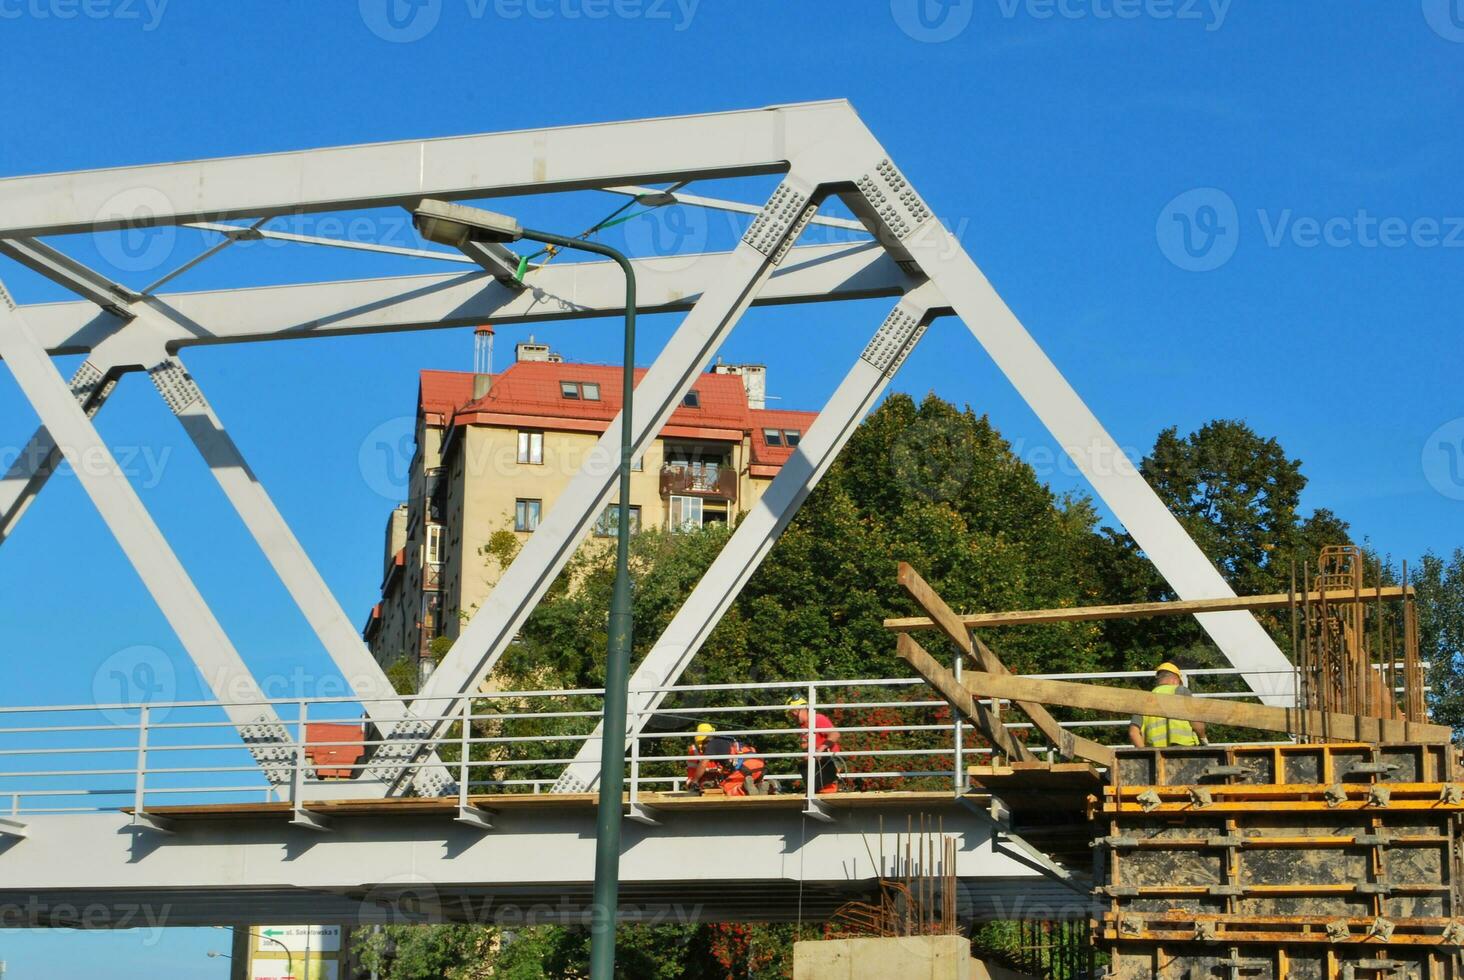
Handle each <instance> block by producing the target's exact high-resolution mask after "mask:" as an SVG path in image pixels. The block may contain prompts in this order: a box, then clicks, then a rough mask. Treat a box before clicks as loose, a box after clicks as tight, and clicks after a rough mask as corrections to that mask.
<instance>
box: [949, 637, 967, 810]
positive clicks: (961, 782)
mask: <svg viewBox="0 0 1464 980" xmlns="http://www.w3.org/2000/svg"><path fill="white" fill-rule="evenodd" d="M965 659H966V657H965V655H964V654H962V653H957V654H956V664H955V671H954V673H955V675H956V683H957V684H959V683H960V682H961V669H962V667H964V666H965V663H964V662H965ZM951 718H952V719H954V720H955V723H956V725H955V748H956V752H955V755H956V771H955V773H954V776H955V783H954V785H955V791H956V795H957V796H961V795H963V794H964V793H965V792H966V767H965V765H964V764H963V763H962V756H963V755H964V752H963V751H962V750H963V748H964V742H965V738H964V736H965V733H966V725H965V722H964V721H962V719H961V715H960V713H959V712H957V711H956V710H955V709H954V708H952V709H951Z"/></svg>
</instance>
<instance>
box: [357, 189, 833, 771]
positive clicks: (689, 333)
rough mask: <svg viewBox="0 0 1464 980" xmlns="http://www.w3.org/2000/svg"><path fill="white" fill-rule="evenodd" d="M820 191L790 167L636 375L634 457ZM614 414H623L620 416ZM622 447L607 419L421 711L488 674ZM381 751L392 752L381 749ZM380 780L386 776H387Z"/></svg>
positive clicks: (603, 490)
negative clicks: (722, 265) (718, 271)
mask: <svg viewBox="0 0 1464 980" xmlns="http://www.w3.org/2000/svg"><path fill="white" fill-rule="evenodd" d="M816 191H817V187H816V186H815V185H813V184H811V183H809V182H808V181H806V180H804V179H803V178H802V177H800V176H798V175H797V174H796V173H795V174H790V175H789V176H788V178H786V179H785V180H784V182H783V183H782V184H781V185H779V188H778V190H777V191H775V192H774V194H773V197H772V198H771V199H770V201H769V204H768V207H767V208H766V209H765V211H764V214H763V215H762V216H760V217H759V219H758V220H757V221H756V222H754V224H753V226H752V228H750V229H749V230H748V233H747V235H746V237H745V238H744V240H743V243H742V244H741V245H739V246H738V247H737V250H736V251H734V252H733V253H732V257H731V261H730V262H729V264H728V268H727V269H726V270H725V272H724V274H723V275H722V276H721V277H719V279H718V280H717V281H716V282H714V283H712V284H710V285H709V286H708V288H707V291H706V292H705V293H704V294H703V295H702V298H701V299H700V300H699V301H698V302H697V304H696V306H695V307H694V308H693V309H692V311H691V312H690V313H689V314H687V317H686V319H685V320H684V321H683V322H682V324H681V326H680V327H679V328H677V330H676V332H675V334H673V335H672V337H671V339H670V340H669V341H667V343H666V347H665V348H664V349H663V350H662V351H661V354H660V355H659V356H658V357H657V358H656V360H655V362H654V363H653V364H652V365H651V367H650V368H649V370H647V371H646V373H645V374H644V375H643V376H642V377H641V380H640V382H639V383H638V384H637V385H636V389H635V405H634V415H633V420H632V421H633V427H634V430H635V433H636V436H635V445H634V452H635V453H637V454H638V453H639V452H640V451H641V449H642V447H643V446H644V445H645V444H646V442H647V441H649V440H650V439H652V438H654V437H655V435H656V433H658V432H660V431H661V428H662V427H663V426H664V425H665V424H666V420H667V419H669V418H670V417H671V413H672V412H673V411H675V409H676V407H677V406H678V405H679V404H680V403H681V400H682V399H683V398H684V397H685V395H686V392H687V391H688V390H690V388H691V386H692V385H693V384H694V383H695V381H696V378H697V376H698V375H699V374H700V373H701V372H702V371H703V370H705V369H706V367H707V365H708V364H709V363H710V362H711V359H712V357H713V355H715V354H716V352H717V350H718V348H720V347H721V345H722V343H723V341H725V340H726V338H727V336H728V334H729V333H730V332H731V329H732V327H733V326H734V325H735V324H736V322H737V320H738V319H739V318H740V317H741V316H742V314H743V313H744V312H745V311H746V310H747V308H748V307H749V306H750V305H751V303H752V298H753V296H755V295H756V294H757V291H758V288H759V287H760V286H761V285H762V283H763V282H764V281H765V280H766V279H767V277H768V275H769V274H770V273H771V271H772V269H773V267H774V266H775V265H776V263H777V261H778V260H779V259H781V258H782V257H783V250H784V248H785V246H786V244H787V243H788V242H790V241H793V240H796V239H797V237H798V235H799V234H800V233H801V231H802V230H803V228H805V227H806V226H807V221H808V219H809V218H811V217H812V215H813V213H814V212H815V211H816V209H817V203H816V200H815V193H816ZM616 419H617V420H618V419H619V415H618V414H617V416H616ZM619 444H620V425H619V423H618V421H612V422H611V424H610V425H609V426H607V427H606V430H605V432H604V433H603V434H602V435H601V437H600V440H599V442H598V443H597V445H596V446H595V448H594V449H593V450H592V451H591V452H590V453H589V455H588V456H587V458H586V460H585V463H584V465H583V467H581V469H580V471H579V472H578V473H577V474H576V475H575V476H574V478H573V479H571V480H570V482H569V485H568V486H566V487H565V489H564V491H563V492H562V493H561V494H560V495H559V498H558V499H557V500H556V501H555V503H554V505H553V506H552V507H551V508H550V510H549V512H548V514H547V515H545V518H544V520H543V521H542V523H540V524H539V526H538V528H537V529H536V530H535V531H534V533H533V534H532V535H531V536H530V537H529V540H528V541H527V542H525V544H524V547H523V549H522V550H521V551H520V552H519V554H518V556H517V557H516V558H515V559H514V561H513V563H512V564H511V565H509V567H508V568H507V569H506V570H505V571H504V573H503V576H502V578H500V579H499V581H498V584H497V585H496V586H495V587H494V589H493V592H492V593H491V594H490V595H489V596H488V598H487V599H486V600H485V601H484V602H483V604H482V606H480V607H479V609H478V611H477V612H476V613H475V614H474V615H473V618H472V619H471V620H470V621H469V622H468V624H467V625H466V626H465V627H464V628H463V630H462V631H461V633H460V634H459V635H458V637H457V639H456V641H455V642H454V643H453V647H452V650H451V651H450V652H449V653H448V654H447V656H446V657H444V658H443V660H442V663H441V664H439V665H438V667H437V669H436V670H435V671H434V672H433V674H432V677H431V678H430V679H429V680H428V681H427V683H426V684H425V685H424V686H423V688H422V691H421V694H423V695H426V696H427V698H428V699H424V700H419V701H416V702H414V703H413V708H414V711H415V712H416V713H417V714H419V715H426V716H430V717H433V718H437V719H441V718H450V717H452V716H453V715H455V714H456V709H457V705H458V704H459V703H460V698H461V696H462V695H463V694H465V693H471V692H472V691H474V690H476V689H477V688H478V686H479V685H481V684H482V683H483V680H484V679H485V678H486V677H487V676H488V674H489V673H490V672H492V670H493V668H494V666H495V665H496V664H497V663H498V660H499V658H500V657H501V656H502V655H503V652H504V651H505V650H506V649H507V648H508V644H509V642H510V641H511V640H512V639H513V637H514V636H515V635H516V634H517V633H518V631H519V630H520V629H521V628H522V627H523V624H524V621H525V620H526V619H528V617H529V614H530V613H531V612H533V610H534V607H535V606H536V605H537V604H538V602H539V600H540V599H541V598H542V597H543V595H544V593H545V591H547V590H548V588H549V586H550V585H551V584H553V582H554V579H555V577H556V576H558V574H559V573H560V571H561V570H563V568H564V566H565V564H566V563H567V562H568V561H569V559H570V558H571V557H572V556H573V554H574V551H575V549H576V548H578V547H579V545H580V542H582V541H583V540H584V539H585V538H586V537H587V536H588V535H589V533H590V530H591V528H592V527H593V526H594V523H595V521H596V519H597V518H598V517H599V516H600V512H601V511H602V510H603V509H604V507H605V504H606V503H607V501H608V500H609V499H610V496H611V494H612V492H613V490H614V481H615V475H616V471H617V462H616V461H617V460H618V458H619V456H620V453H619ZM436 695H446V696H450V697H451V698H452V700H450V701H440V702H439V701H433V700H430V698H432V697H433V696H436ZM446 725H447V722H446V721H442V720H433V721H426V722H424V723H422V724H421V725H416V726H402V731H401V737H403V738H404V739H405V741H404V742H402V743H401V745H400V747H397V746H384V747H383V751H378V753H377V756H378V757H379V758H383V759H384V760H391V759H393V758H411V757H414V756H415V755H416V754H417V752H418V751H420V748H419V746H420V744H421V743H420V742H416V741H413V739H419V738H421V737H423V736H428V735H436V734H437V733H438V732H440V731H441V730H442V729H444V728H445V727H446ZM387 749H396V750H397V751H395V752H386V751H385V750H387ZM383 778H389V777H388V776H387V775H385V774H383ZM419 789H420V790H421V791H422V792H424V793H433V792H434V790H436V789H437V788H436V787H431V786H421V787H419ZM434 795H435V794H434Z"/></svg>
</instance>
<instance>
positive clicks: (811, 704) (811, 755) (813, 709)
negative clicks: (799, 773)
mask: <svg viewBox="0 0 1464 980" xmlns="http://www.w3.org/2000/svg"><path fill="white" fill-rule="evenodd" d="M804 700H806V701H807V702H808V721H807V723H806V724H807V728H806V730H805V733H804V737H805V738H807V740H808V744H807V746H805V748H806V751H807V759H806V762H807V766H808V772H807V774H806V779H805V781H804V785H803V789H804V793H805V795H806V796H807V797H808V808H809V809H810V810H812V809H813V808H814V796H815V795H816V794H815V793H814V770H815V769H816V768H817V766H816V765H815V757H816V753H815V752H814V735H816V734H817V733H818V725H817V724H816V722H817V720H818V689H817V688H816V687H814V686H813V683H812V682H810V683H809V685H808V697H807V698H805V699H804Z"/></svg>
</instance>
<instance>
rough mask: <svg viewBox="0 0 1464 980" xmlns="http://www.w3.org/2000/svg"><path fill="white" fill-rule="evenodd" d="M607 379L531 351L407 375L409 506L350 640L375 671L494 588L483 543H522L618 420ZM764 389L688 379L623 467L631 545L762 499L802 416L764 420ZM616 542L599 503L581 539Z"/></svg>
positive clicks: (774, 415)
mask: <svg viewBox="0 0 1464 980" xmlns="http://www.w3.org/2000/svg"><path fill="white" fill-rule="evenodd" d="M639 374H640V372H637V375H639ZM621 377H622V374H621V369H620V368H618V367H609V366H605V365H599V364H580V363H573V362H569V361H565V360H564V359H563V358H562V357H560V356H559V355H557V354H555V353H553V352H552V351H550V350H549V349H548V347H547V346H545V345H542V344H535V343H533V342H532V340H531V341H530V342H529V343H523V344H519V345H518V346H517V347H516V348H515V360H514V363H513V364H512V365H510V366H509V367H508V368H507V369H506V370H504V371H502V372H500V373H498V374H486V373H473V372H456V371H423V372H422V373H421V378H420V386H419V389H418V396H417V425H416V437H417V445H416V453H415V456H414V457H413V460H412V464H411V477H410V483H409V491H408V493H409V498H408V499H407V500H406V501H404V502H402V503H401V504H399V505H398V506H397V507H396V508H395V509H394V510H393V511H392V512H391V515H390V516H389V517H388V519H387V524H386V533H385V561H384V564H383V578H382V587H381V601H380V603H378V604H377V605H376V607H375V608H374V609H373V610H372V612H371V615H370V618H369V620H368V621H367V624H366V627H365V630H364V636H365V638H366V640H367V643H368V644H369V646H370V648H371V651H372V653H373V654H374V655H375V656H376V658H377V660H379V661H381V662H382V663H383V664H390V663H392V662H394V661H396V660H399V659H401V658H402V657H408V658H412V659H416V660H418V661H422V660H426V659H427V652H428V648H429V646H430V644H431V643H432V641H433V639H435V638H436V637H439V636H445V637H448V638H456V636H457V634H458V632H459V630H460V629H461V628H462V625H463V623H464V622H465V621H466V619H467V618H468V617H471V616H472V614H473V613H474V612H476V611H477V609H478V607H479V605H480V604H481V603H482V602H483V600H484V599H485V598H486V597H487V595H488V593H489V592H490V591H491V590H492V587H493V585H494V583H495V582H496V580H497V577H498V575H499V574H501V569H500V568H499V567H498V565H497V563H496V561H495V560H494V559H493V558H492V557H491V556H490V555H488V554H485V548H486V547H487V546H488V545H489V543H490V539H491V538H493V536H494V535H495V534H500V538H499V540H502V538H501V532H508V533H511V534H512V535H514V536H515V537H516V538H517V539H518V540H519V541H521V542H522V541H526V540H527V539H528V538H529V536H530V535H532V534H533V533H534V531H535V529H536V528H537V527H538V525H539V522H540V521H541V520H543V519H544V517H545V515H547V514H548V513H549V509H550V508H551V507H553V505H554V503H555V501H556V500H557V499H558V497H559V495H560V494H561V493H562V492H563V490H564V488H565V487H566V486H567V485H568V484H569V481H570V480H571V479H572V478H573V476H574V475H575V474H576V473H577V472H578V471H579V469H580V467H581V466H582V465H583V464H584V463H585V461H586V459H587V457H588V456H589V455H590V452H591V450H592V449H593V448H594V447H595V445H596V444H597V443H598V441H599V439H600V436H601V435H602V434H603V433H604V432H605V430H606V429H607V428H608V427H609V425H610V423H611V422H612V421H613V420H614V418H615V416H616V414H617V413H618V412H619V411H620V403H621V398H620V388H621ZM766 380H767V379H766V371H765V369H764V368H763V367H762V366H761V365H730V364H721V363H718V364H717V365H715V366H714V367H713V368H712V369H711V371H709V372H708V373H706V374H704V375H702V376H701V377H700V378H699V379H698V381H697V382H696V384H695V385H694V386H693V387H692V390H691V391H690V392H688V393H687V395H686V398H685V399H684V401H683V402H682V404H681V405H680V406H678V407H677V409H676V410H675V411H674V412H673V413H672V415H671V418H670V420H669V421H668V423H667V425H666V427H665V428H664V429H663V430H662V431H661V433H660V435H659V437H658V438H657V439H655V440H654V441H653V442H652V443H651V444H650V445H649V446H647V447H646V449H645V450H644V452H643V453H642V455H641V456H640V457H639V458H638V459H637V460H636V461H635V464H634V469H633V472H632V474H631V501H630V503H631V533H635V532H636V531H638V530H639V529H641V528H648V527H659V528H668V529H672V530H676V529H682V528H689V527H700V526H702V525H705V524H709V523H714V522H725V521H732V520H735V518H736V516H737V514H738V513H740V512H742V511H745V510H747V509H748V508H749V507H750V506H751V505H752V504H753V503H754V502H755V501H756V500H757V499H758V498H759V497H760V496H761V495H762V493H763V491H764V490H765V489H766V488H767V486H768V485H769V484H770V483H771V482H772V480H773V478H774V477H775V476H777V474H778V472H779V470H780V469H781V468H782V466H783V464H784V463H785V462H786V461H787V460H788V458H789V457H790V456H792V454H793V452H794V450H795V449H796V448H797V446H798V443H799V440H800V439H801V438H802V436H803V432H804V431H805V430H806V429H807V428H808V426H809V425H810V424H811V423H812V421H813V419H814V417H815V414H816V413H813V412H798V411H782V410H771V409H768V408H767V407H766V405H765V399H766V394H765V392H766ZM616 462H618V461H611V462H610V464H609V465H612V466H613V465H615V464H616ZM616 533H617V528H616V511H615V504H614V503H612V504H611V505H610V506H609V507H608V508H607V510H606V512H605V513H604V514H602V515H601V516H600V519H599V520H598V521H597V523H596V525H595V529H594V535H595V537H596V538H598V539H603V540H604V541H606V542H607V543H608V542H609V541H612V540H613V539H614V537H615V535H616Z"/></svg>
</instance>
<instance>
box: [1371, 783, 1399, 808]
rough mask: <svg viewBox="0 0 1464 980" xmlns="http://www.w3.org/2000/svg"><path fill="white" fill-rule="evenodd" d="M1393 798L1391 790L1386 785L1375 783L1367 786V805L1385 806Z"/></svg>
mask: <svg viewBox="0 0 1464 980" xmlns="http://www.w3.org/2000/svg"><path fill="white" fill-rule="evenodd" d="M1392 799H1393V791H1392V790H1391V789H1389V788H1388V787H1386V786H1378V785H1376V784H1374V785H1372V786H1369V787H1368V788H1367V805H1368V806H1387V805H1388V804H1389V803H1390V802H1392Z"/></svg>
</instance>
